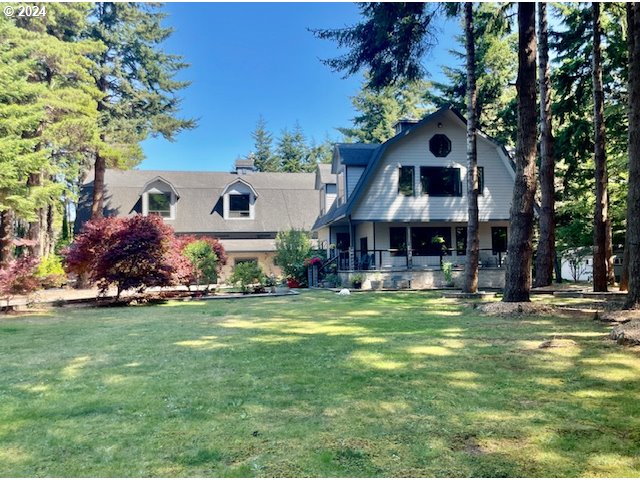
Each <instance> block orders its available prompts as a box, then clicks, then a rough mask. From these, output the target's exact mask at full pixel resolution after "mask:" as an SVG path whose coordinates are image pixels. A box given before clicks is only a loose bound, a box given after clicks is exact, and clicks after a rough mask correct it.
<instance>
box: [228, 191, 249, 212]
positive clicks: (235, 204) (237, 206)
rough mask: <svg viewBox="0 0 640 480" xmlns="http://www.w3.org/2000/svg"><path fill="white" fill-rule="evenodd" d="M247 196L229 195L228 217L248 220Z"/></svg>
mask: <svg viewBox="0 0 640 480" xmlns="http://www.w3.org/2000/svg"><path fill="white" fill-rule="evenodd" d="M249 215H250V211H249V194H243V195H237V194H236V195H229V217H230V218H249Z"/></svg>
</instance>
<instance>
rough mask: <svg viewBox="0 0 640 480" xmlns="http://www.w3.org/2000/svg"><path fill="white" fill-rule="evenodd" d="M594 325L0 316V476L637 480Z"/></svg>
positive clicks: (366, 313)
mask: <svg viewBox="0 0 640 480" xmlns="http://www.w3.org/2000/svg"><path fill="white" fill-rule="evenodd" d="M607 330H608V329H607V327H606V325H603V324H599V323H597V322H594V321H589V320H582V319H580V320H576V319H569V318H530V319H526V318H525V319H506V318H496V317H488V316H482V315H479V314H478V313H477V311H476V310H473V309H471V308H468V307H463V306H461V305H460V304H457V303H455V302H454V301H452V300H443V299H441V298H439V295H438V294H437V293H410V292H397V293H369V294H364V293H363V294H354V295H351V296H350V297H340V296H337V295H335V294H333V293H327V292H316V293H305V294H302V295H300V296H297V297H279V298H260V299H257V298H256V299H241V300H237V301H229V300H224V301H222V300H216V301H210V302H195V301H194V302H190V303H177V302H176V303H170V304H167V305H162V306H139V307H128V308H105V309H59V310H55V311H52V312H51V313H50V314H48V315H40V316H22V317H14V318H11V317H5V318H0V340H1V341H0V476H4V477H6V476H10V477H21V476H29V477H40V476H74V477H75V476H89V477H93V476H98V477H109V476H136V477H145V476H184V477H189V476H198V477H200V476H204V477H211V476H214V477H217V476H267V477H282V476H289V477H291V476H297V477H304V476H329V477H331V476H388V477H394V476H412V477H423V476H426V477H431V476H435V477H442V476H444V477H464V476H494V477H501V476H525V477H536V476H545V477H554V476H571V477H582V476H608V477H616V476H621V477H637V476H640V356H639V355H638V353H637V352H634V351H631V350H629V349H625V348H623V347H620V346H618V345H616V344H614V343H612V342H610V341H609V340H608V339H607ZM554 336H555V337H556V338H568V339H573V340H575V341H576V342H577V346H575V347H569V348H563V349H538V348H537V346H538V345H539V344H540V343H541V342H542V341H544V340H547V339H550V338H553V337H554Z"/></svg>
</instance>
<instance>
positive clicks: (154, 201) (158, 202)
mask: <svg viewBox="0 0 640 480" xmlns="http://www.w3.org/2000/svg"><path fill="white" fill-rule="evenodd" d="M148 195H149V210H148V212H149V215H160V216H161V217H163V218H170V217H171V193H149V194H148Z"/></svg>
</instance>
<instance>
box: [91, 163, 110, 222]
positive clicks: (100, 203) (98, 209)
mask: <svg viewBox="0 0 640 480" xmlns="http://www.w3.org/2000/svg"><path fill="white" fill-rule="evenodd" d="M106 169H107V162H106V160H105V158H104V157H103V156H102V155H100V153H98V152H96V162H95V166H94V177H93V202H92V203H91V220H95V219H96V218H102V212H103V209H104V172H105V170H106Z"/></svg>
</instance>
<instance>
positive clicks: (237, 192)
mask: <svg viewBox="0 0 640 480" xmlns="http://www.w3.org/2000/svg"><path fill="white" fill-rule="evenodd" d="M222 199H223V205H224V208H223V217H224V219H225V220H253V219H255V218H256V213H255V210H256V201H257V199H258V193H257V192H256V191H255V189H254V188H253V187H252V186H251V184H250V183H249V182H247V181H245V180H244V179H242V178H239V179H238V180H235V181H233V182H231V183H229V184H228V185H227V186H226V187H224V189H223V190H222Z"/></svg>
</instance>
